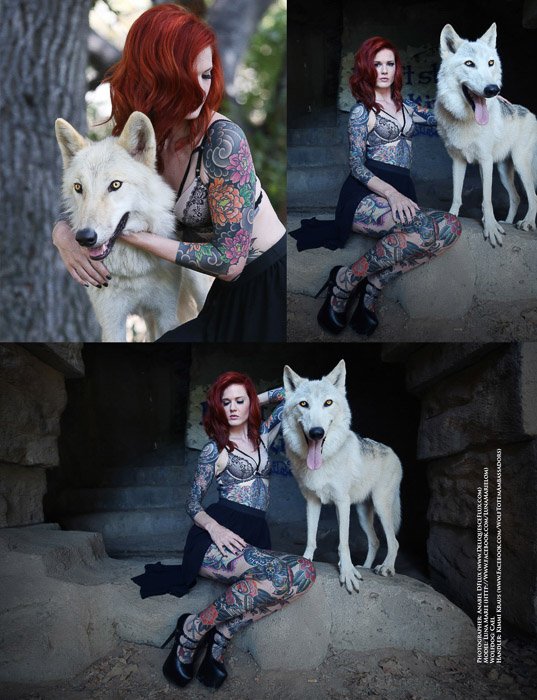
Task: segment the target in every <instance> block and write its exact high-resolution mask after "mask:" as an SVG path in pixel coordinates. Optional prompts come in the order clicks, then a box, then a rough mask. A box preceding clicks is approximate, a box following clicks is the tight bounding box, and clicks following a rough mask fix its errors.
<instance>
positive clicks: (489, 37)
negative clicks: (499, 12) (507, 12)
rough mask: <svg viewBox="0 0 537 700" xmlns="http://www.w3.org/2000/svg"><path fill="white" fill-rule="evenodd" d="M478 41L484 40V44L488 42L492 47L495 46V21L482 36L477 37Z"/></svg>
mask: <svg viewBox="0 0 537 700" xmlns="http://www.w3.org/2000/svg"><path fill="white" fill-rule="evenodd" d="M478 41H484V42H485V44H488V45H489V46H490V47H491V48H492V49H495V48H496V22H493V23H492V24H491V25H490V27H489V28H488V29H487V31H486V32H485V33H484V34H483V36H480V37H479V39H478Z"/></svg>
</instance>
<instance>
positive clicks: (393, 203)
mask: <svg viewBox="0 0 537 700" xmlns="http://www.w3.org/2000/svg"><path fill="white" fill-rule="evenodd" d="M385 197H386V199H387V200H388V204H389V205H390V209H391V210H392V216H393V218H394V220H395V222H396V223H402V224H409V223H410V222H411V221H412V219H413V218H414V216H415V214H416V212H417V211H418V210H419V207H418V205H417V204H416V202H414V201H412V200H411V199H409V198H408V197H405V195H404V194H401V193H400V192H398V191H397V190H393V191H391V192H389V193H388V194H386V195H385Z"/></svg>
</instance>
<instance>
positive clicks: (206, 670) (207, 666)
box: [196, 627, 229, 688]
mask: <svg viewBox="0 0 537 700" xmlns="http://www.w3.org/2000/svg"><path fill="white" fill-rule="evenodd" d="M216 635H218V644H216V643H215V639H214V638H215V636H216ZM228 642H229V639H228V638H227V637H226V636H225V635H223V634H222V633H221V632H218V630H217V629H216V627H213V628H212V630H211V631H210V632H208V633H207V651H206V652H205V658H204V659H203V661H202V662H201V664H200V667H199V669H198V673H197V675H196V678H197V679H198V680H199V681H201V683H203V685H205V686H207V687H208V688H219V687H220V686H221V685H222V683H223V682H224V681H225V680H226V678H227V671H226V667H225V666H224V664H223V663H222V662H221V661H217V660H216V659H215V658H214V656H213V646H214V645H216V646H219V647H220V648H221V649H225V648H226V647H227V644H228Z"/></svg>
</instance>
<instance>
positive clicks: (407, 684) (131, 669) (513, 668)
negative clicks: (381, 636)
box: [0, 636, 537, 700]
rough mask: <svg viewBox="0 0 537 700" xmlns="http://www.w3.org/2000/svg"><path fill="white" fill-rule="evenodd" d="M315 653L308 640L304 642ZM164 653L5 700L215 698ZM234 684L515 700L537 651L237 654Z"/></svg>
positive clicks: (510, 647)
mask: <svg viewBox="0 0 537 700" xmlns="http://www.w3.org/2000/svg"><path fill="white" fill-rule="evenodd" d="M304 644H305V649H306V650H307V640H304ZM165 653H166V652H164V651H161V650H160V649H156V648H154V647H148V646H143V645H134V644H122V645H120V646H118V647H117V648H116V649H115V650H114V652H113V653H112V654H109V655H108V656H105V657H104V658H102V659H100V660H99V661H97V662H96V663H94V664H93V665H91V666H89V667H88V668H87V669H86V670H85V671H84V672H83V673H81V674H79V675H78V676H76V677H75V678H73V679H72V680H70V681H65V682H61V683H43V684H39V685H26V684H25V685H9V684H3V685H0V698H2V699H5V700H57V699H58V698H62V699H63V700H89V699H90V698H98V699H99V700H100V699H107V698H110V699H123V698H129V700H142V699H143V700H156V699H157V698H164V697H174V696H181V697H182V698H185V699H187V700H193V699H197V698H207V697H212V696H213V695H214V692H215V691H213V690H209V689H207V688H205V687H203V686H202V685H201V684H200V683H199V682H198V681H196V680H194V681H193V682H192V683H191V684H190V685H189V686H188V687H187V688H184V689H178V688H174V687H172V686H170V685H169V684H168V683H167V682H166V680H165V679H164V677H163V676H162V674H161V666H162V663H163V660H164V658H165ZM228 671H229V678H228V680H227V681H226V683H225V684H224V685H223V686H222V688H221V689H220V690H219V691H218V697H219V698H221V699H222V700H226V699H230V700H231V698H245V699H246V700H249V699H250V698H252V699H253V698H255V700H273V699H274V698H278V697H281V698H285V699H286V700H303V699H305V698H307V700H326V699H330V700H346V699H347V698H378V699H379V700H380V699H382V700H384V699H386V700H436V699H438V700H440V699H441V700H469V699H470V698H472V699H486V700H508V699H509V698H534V697H535V687H536V686H537V645H535V644H530V643H528V642H527V641H526V640H523V639H521V638H520V637H515V636H512V637H510V638H506V639H505V640H504V643H503V659H502V664H501V665H495V666H485V667H481V666H480V667H478V666H476V664H475V663H474V661H473V659H469V658H461V657H456V656H450V657H446V656H441V657H440V656H432V655H428V654H424V653H421V652H416V651H413V652H409V651H404V652H403V651H400V650H397V649H382V650H378V651H376V652H374V653H371V652H369V653H358V652H350V651H347V652H341V651H340V652H337V653H332V654H331V655H329V656H328V658H327V659H326V660H325V661H324V663H323V664H322V665H321V666H319V667H318V668H317V669H316V670H314V671H302V672H289V671H286V672H278V671H264V672H261V671H260V670H259V668H258V666H257V665H256V663H255V662H254V661H253V659H252V658H251V657H250V655H249V654H247V653H244V652H242V651H240V650H237V649H233V648H232V649H231V651H230V652H229V659H228Z"/></svg>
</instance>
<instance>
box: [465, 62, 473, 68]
mask: <svg viewBox="0 0 537 700" xmlns="http://www.w3.org/2000/svg"><path fill="white" fill-rule="evenodd" d="M464 65H465V66H468V67H469V68H475V63H474V62H473V61H465V62H464Z"/></svg>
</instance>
